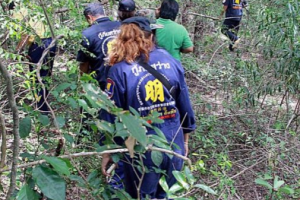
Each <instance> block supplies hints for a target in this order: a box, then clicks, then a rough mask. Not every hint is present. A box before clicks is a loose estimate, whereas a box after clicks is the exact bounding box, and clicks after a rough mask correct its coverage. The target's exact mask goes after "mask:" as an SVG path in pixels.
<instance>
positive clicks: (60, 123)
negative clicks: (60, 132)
mask: <svg viewBox="0 0 300 200" xmlns="http://www.w3.org/2000/svg"><path fill="white" fill-rule="evenodd" d="M56 121H57V123H58V127H59V128H62V127H64V125H65V123H66V121H65V118H63V117H61V116H58V117H56Z"/></svg>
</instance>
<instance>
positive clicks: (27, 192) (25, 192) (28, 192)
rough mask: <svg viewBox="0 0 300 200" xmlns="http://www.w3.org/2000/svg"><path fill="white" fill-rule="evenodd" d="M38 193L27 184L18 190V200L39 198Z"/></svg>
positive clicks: (36, 199) (35, 199)
mask: <svg viewBox="0 0 300 200" xmlns="http://www.w3.org/2000/svg"><path fill="white" fill-rule="evenodd" d="M38 199H39V196H38V194H37V193H36V192H35V191H33V190H32V189H31V188H30V187H29V186H28V185H27V184H25V185H24V186H23V187H22V188H21V190H20V191H19V192H18V196H17V200H38Z"/></svg>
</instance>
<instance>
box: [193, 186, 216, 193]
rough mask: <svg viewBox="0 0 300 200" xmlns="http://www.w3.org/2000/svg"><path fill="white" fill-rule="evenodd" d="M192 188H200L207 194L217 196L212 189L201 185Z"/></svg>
mask: <svg viewBox="0 0 300 200" xmlns="http://www.w3.org/2000/svg"><path fill="white" fill-rule="evenodd" d="M194 187H196V188H200V189H202V190H204V191H205V192H207V193H209V194H213V195H216V194H217V193H216V192H215V191H214V190H213V189H211V188H210V187H208V186H206V185H203V184H196V185H194Z"/></svg>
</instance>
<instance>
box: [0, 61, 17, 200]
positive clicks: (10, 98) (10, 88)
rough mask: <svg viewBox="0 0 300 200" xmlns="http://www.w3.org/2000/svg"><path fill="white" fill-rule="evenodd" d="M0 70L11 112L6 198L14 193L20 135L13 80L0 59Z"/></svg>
mask: <svg viewBox="0 0 300 200" xmlns="http://www.w3.org/2000/svg"><path fill="white" fill-rule="evenodd" d="M0 72H1V74H2V76H3V77H4V79H5V80H6V84H7V87H6V91H7V98H8V101H9V106H10V109H11V110H12V113H13V136H14V141H13V158H12V166H11V174H10V186H9V189H8V192H7V195H6V199H7V200H8V199H10V197H11V195H12V194H13V193H14V191H15V188H16V177H17V166H18V158H19V152H20V149H19V146H20V135H19V111H18V107H17V104H16V100H15V95H14V90H13V82H12V78H11V75H10V73H9V72H8V71H7V69H6V67H5V66H4V65H3V64H2V62H1V60H0Z"/></svg>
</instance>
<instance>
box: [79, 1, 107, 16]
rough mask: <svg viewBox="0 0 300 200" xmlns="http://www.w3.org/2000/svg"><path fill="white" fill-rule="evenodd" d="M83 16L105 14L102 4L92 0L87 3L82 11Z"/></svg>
mask: <svg viewBox="0 0 300 200" xmlns="http://www.w3.org/2000/svg"><path fill="white" fill-rule="evenodd" d="M83 14H84V16H88V15H92V16H97V15H105V12H104V9H103V6H102V5H101V3H99V2H94V3H89V4H88V5H87V6H86V7H85V9H84V11H83Z"/></svg>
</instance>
